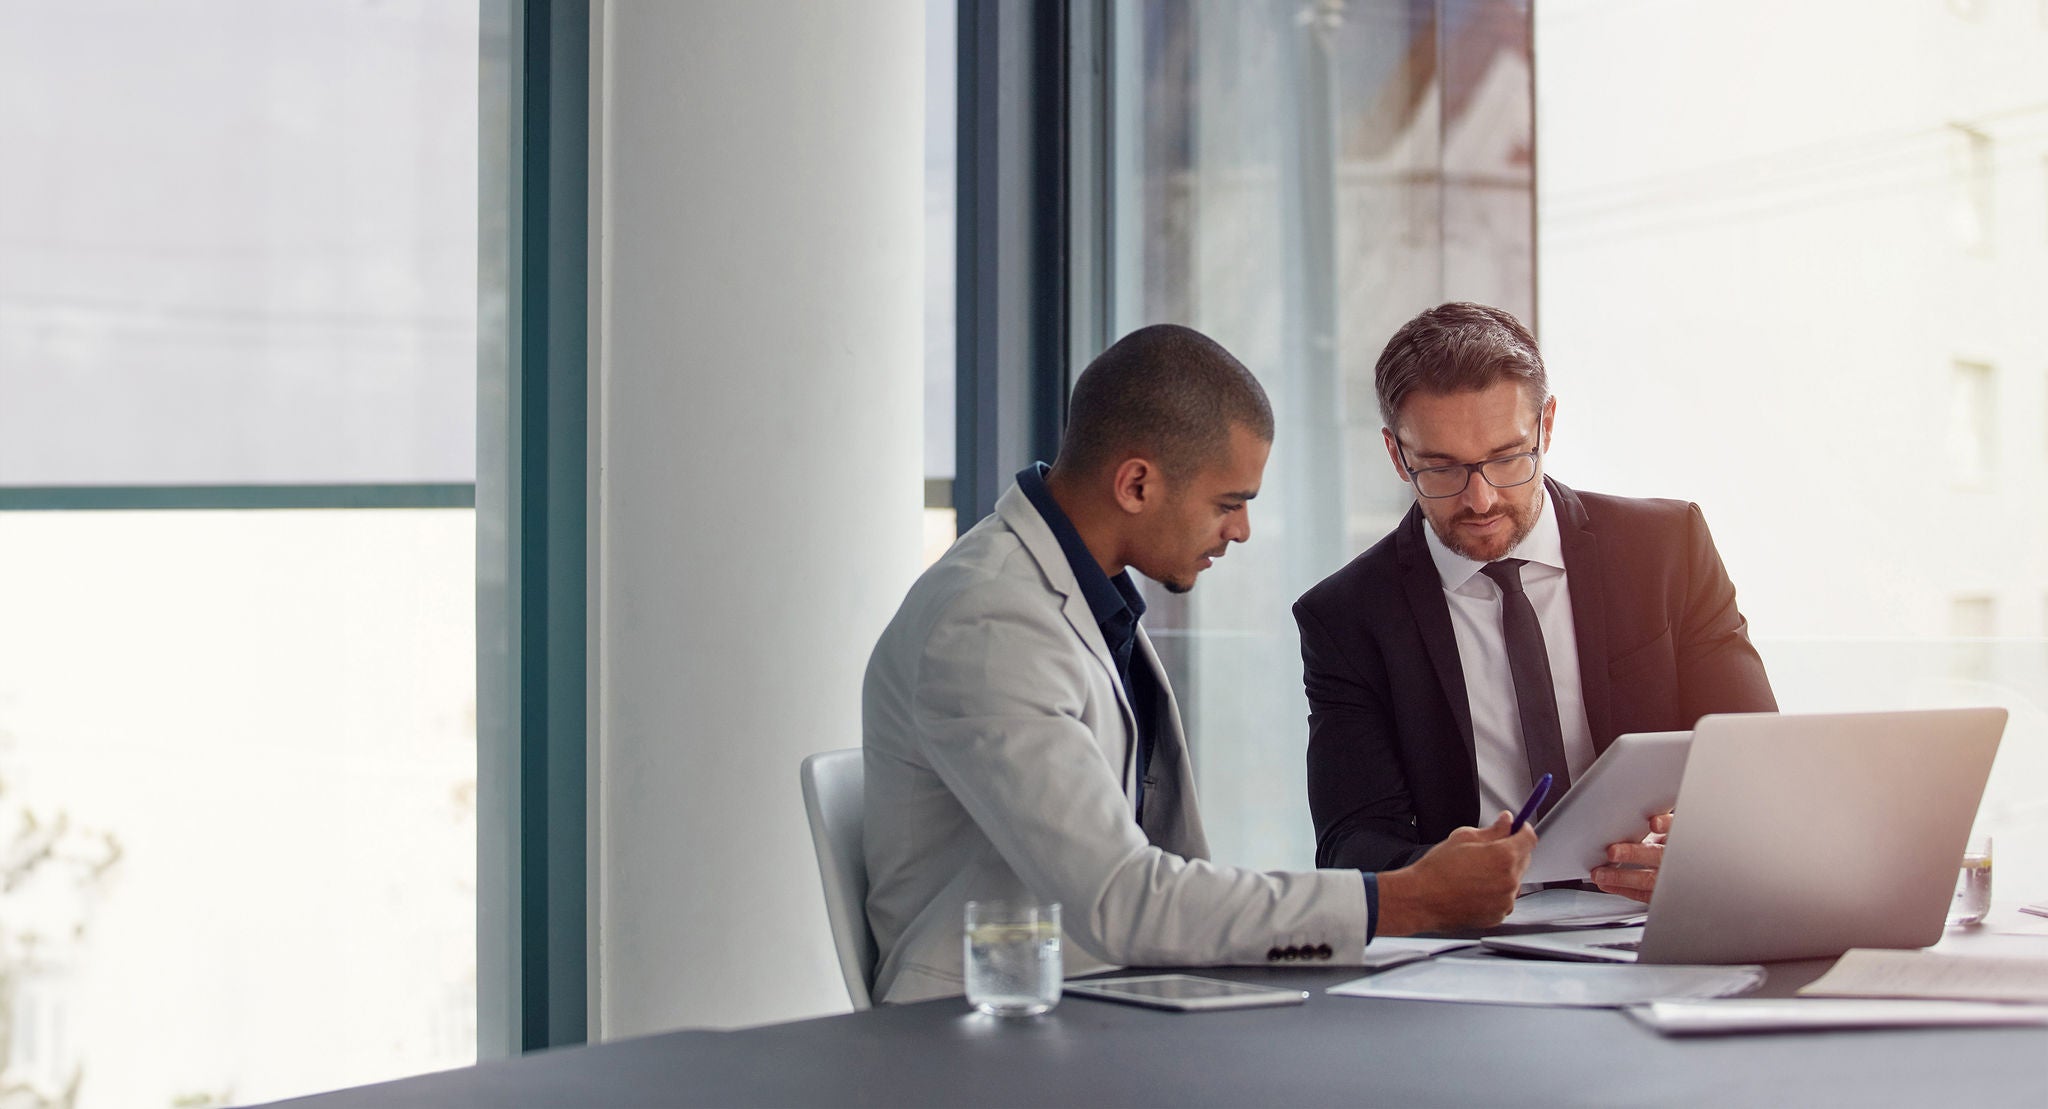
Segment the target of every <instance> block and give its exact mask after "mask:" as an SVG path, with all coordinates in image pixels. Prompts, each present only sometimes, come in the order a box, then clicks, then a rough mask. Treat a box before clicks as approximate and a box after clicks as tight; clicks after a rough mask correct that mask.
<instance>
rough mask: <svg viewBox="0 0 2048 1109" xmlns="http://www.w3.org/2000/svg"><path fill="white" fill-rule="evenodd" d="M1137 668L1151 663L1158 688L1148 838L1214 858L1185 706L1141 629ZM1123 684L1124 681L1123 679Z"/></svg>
mask: <svg viewBox="0 0 2048 1109" xmlns="http://www.w3.org/2000/svg"><path fill="white" fill-rule="evenodd" d="M1131 661H1132V664H1133V665H1135V666H1149V667H1151V668H1152V677H1153V680H1154V682H1156V683H1157V684H1156V685H1155V687H1154V688H1156V689H1157V690H1158V691H1159V700H1158V703H1157V707H1156V710H1155V711H1154V712H1153V714H1152V724H1153V735H1152V765H1151V768H1150V769H1151V771H1152V777H1151V784H1149V785H1147V786H1146V787H1145V820H1144V825H1143V827H1144V832H1145V838H1146V839H1147V840H1149V841H1151V842H1152V843H1154V844H1157V845H1159V846H1160V847H1163V848H1165V849H1166V850H1168V851H1171V852H1173V853H1174V854H1176V855H1179V856H1181V857H1182V858H1186V859H1206V858H1208V857H1209V841H1208V839H1207V838H1206V837H1205V836H1204V835H1203V834H1202V820H1201V817H1200V816H1199V815H1197V812H1196V808H1195V770H1194V760H1193V759H1191V758H1189V757H1188V742H1187V732H1186V731H1185V730H1184V729H1183V727H1182V726H1181V720H1180V704H1179V703H1178V702H1177V701H1175V700H1174V698H1173V687H1172V686H1171V685H1168V684H1167V681H1166V667H1164V666H1161V665H1160V664H1159V655H1158V653H1157V652H1156V651H1154V650H1153V649H1152V638H1151V637H1150V636H1148V635H1146V634H1145V629H1144V628H1143V627H1142V626H1141V627H1139V628H1138V653H1137V657H1136V658H1134V659H1132V660H1131ZM1119 684H1121V683H1119Z"/></svg>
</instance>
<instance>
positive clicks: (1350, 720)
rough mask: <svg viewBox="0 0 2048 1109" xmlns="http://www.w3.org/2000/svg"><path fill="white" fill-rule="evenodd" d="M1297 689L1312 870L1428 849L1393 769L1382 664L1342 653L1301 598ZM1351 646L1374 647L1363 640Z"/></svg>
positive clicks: (1393, 864)
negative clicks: (1304, 710) (1301, 703)
mask: <svg viewBox="0 0 2048 1109" xmlns="http://www.w3.org/2000/svg"><path fill="white" fill-rule="evenodd" d="M1294 622H1295V624H1296V625H1297V626H1298V627H1299V628H1300V629H1301V663H1302V686H1303V688H1304V689H1305V691H1306V692H1307V693H1308V807H1309V815H1310V817H1311V818H1312V819H1313V820H1314V821H1315V826H1316V865H1317V866H1336V867H1353V868H1356V869H1358V870H1369V871H1380V870H1392V869H1395V868H1397V867H1403V866H1406V865H1408V864H1409V863H1412V862H1414V861H1415V860H1416V859H1419V858H1421V857H1422V856H1423V854H1424V853H1425V852H1426V851H1428V849H1429V848H1428V846H1427V845H1425V844H1423V843H1421V842H1420V841H1421V835H1420V833H1419V832H1418V831H1417V830H1416V825H1415V804H1414V798H1413V796H1412V794H1411V793H1410V792H1409V787H1408V782H1407V780H1406V777H1405V775H1404V774H1403V773H1402V770H1401V759H1400V755H1399V752H1398V751H1397V749H1396V745H1395V734H1396V733H1395V725H1394V719H1393V713H1392V709H1391V706H1390V703H1389V702H1390V697H1389V690H1388V688H1387V685H1386V678H1385V675H1386V668H1385V667H1384V666H1377V665H1371V664H1370V663H1368V664H1365V665H1360V664H1357V663H1355V662H1354V661H1353V660H1352V659H1351V658H1350V657H1349V656H1347V655H1346V653H1345V651H1344V650H1343V648H1342V647H1340V646H1339V644H1338V642H1337V639H1336V637H1335V636H1334V635H1333V634H1331V631H1330V629H1329V627H1328V626H1327V625H1326V624H1325V623H1324V622H1323V620H1322V618H1321V617H1320V616H1318V615H1317V614H1316V612H1315V611H1314V610H1313V609H1312V608H1311V607H1310V606H1309V605H1308V603H1307V602H1306V601H1300V602H1296V604H1295V606H1294ZM1353 645H1354V647H1355V649H1357V650H1359V651H1363V652H1367V653H1371V652H1373V651H1374V650H1375V648H1374V647H1373V646H1372V644H1371V643H1370V642H1367V641H1366V640H1365V637H1363V636H1358V637H1353Z"/></svg>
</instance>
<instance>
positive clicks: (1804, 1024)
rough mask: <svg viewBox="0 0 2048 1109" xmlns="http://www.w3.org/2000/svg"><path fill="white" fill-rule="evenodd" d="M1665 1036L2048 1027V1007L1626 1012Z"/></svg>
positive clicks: (1698, 1006) (1886, 1005)
mask: <svg viewBox="0 0 2048 1109" xmlns="http://www.w3.org/2000/svg"><path fill="white" fill-rule="evenodd" d="M1627 1012H1628V1015H1629V1016H1631V1017H1634V1018H1635V1019H1636V1020H1637V1021H1638V1022H1640V1023H1642V1024H1643V1025H1645V1026H1647V1027H1649V1028H1652V1029H1655V1030H1656V1031H1658V1032H1661V1033H1663V1034H1664V1035H1666V1036H1718V1035H1731V1034H1735V1033H1743V1032H1796V1031H1802V1030H1815V1031H1818V1030H1823V1029H1848V1028H1938V1027H1980V1028H1981V1027H1992V1026H2001V1025H2029V1024H2048V1006H2042V1005H1997V1004H1992V1003H1990V1002H1983V1001H1863V1000H1856V1001H1850V1000H1841V999H1836V998H1820V997H1804V998H1728V999H1723V1000H1718V1001H1653V1002H1651V1003H1650V1004H1648V1005H1634V1006H1630V1007H1629V1009H1628V1010H1627Z"/></svg>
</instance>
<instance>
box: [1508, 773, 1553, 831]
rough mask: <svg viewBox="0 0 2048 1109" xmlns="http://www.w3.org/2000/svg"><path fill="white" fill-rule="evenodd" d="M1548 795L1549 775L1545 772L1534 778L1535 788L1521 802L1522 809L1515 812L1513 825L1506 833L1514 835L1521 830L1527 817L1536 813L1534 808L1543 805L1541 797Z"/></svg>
mask: <svg viewBox="0 0 2048 1109" xmlns="http://www.w3.org/2000/svg"><path fill="white" fill-rule="evenodd" d="M1548 796H1550V775H1548V774H1545V775H1544V776H1542V777H1541V778H1538V779H1536V788H1535V789H1532V790H1530V791H1529V799H1528V800H1527V801H1524V802H1522V811H1521V812H1518V813H1516V814H1515V823H1514V826H1513V827H1511V828H1509V829H1508V834H1509V835H1514V834H1515V833H1516V832H1519V831H1521V830H1522V825H1524V824H1527V823H1528V822H1529V818H1530V817H1532V816H1535V815H1536V810H1537V809H1539V808H1542V807H1543V799H1544V798H1545V797H1548Z"/></svg>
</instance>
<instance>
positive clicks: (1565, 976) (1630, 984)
mask: <svg viewBox="0 0 2048 1109" xmlns="http://www.w3.org/2000/svg"><path fill="white" fill-rule="evenodd" d="M1763 980H1764V968H1762V967H1759V966H1726V967H1706V966H1644V965H1630V964H1616V963H1541V962H1534V961H1529V960H1523V959H1467V958H1459V957H1457V956H1455V955H1453V956H1446V957H1445V958H1441V959H1431V960H1430V961H1428V962H1426V963H1411V964H1409V965H1408V966H1404V967H1396V968H1394V969H1393V970H1388V971H1382V972H1381V973H1379V974H1375V975H1372V976H1371V977H1368V978H1359V979H1356V980H1354V981H1350V982H1345V983H1343V984H1341V985H1337V986H1332V987H1330V989H1329V992H1330V993H1333V994H1337V995H1339V996H1343V997H1392V998H1401V999H1404V1000H1409V1001H1473V1002H1483V1003H1487V1004H1493V1005H1553V1006H1573V1007H1580V1008H1614V1007H1617V1006H1623V1005H1642V1004H1646V1003H1648V1002H1651V1001H1665V1000H1670V999H1674V998H1688V997H1727V996H1729V995H1731V994H1738V993H1742V992H1744V991H1746V990H1752V989H1755V988H1756V987H1757V986H1759V985H1761V984H1762V983H1763Z"/></svg>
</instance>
